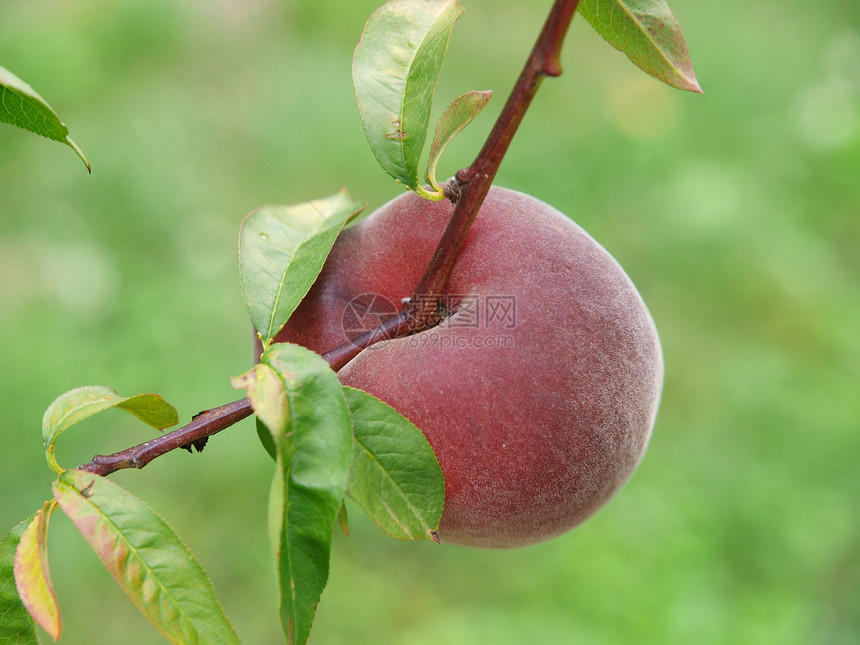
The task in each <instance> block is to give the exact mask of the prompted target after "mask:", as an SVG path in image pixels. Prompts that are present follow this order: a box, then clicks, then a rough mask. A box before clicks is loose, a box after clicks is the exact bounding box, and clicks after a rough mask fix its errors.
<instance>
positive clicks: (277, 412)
mask: <svg viewBox="0 0 860 645" xmlns="http://www.w3.org/2000/svg"><path fill="white" fill-rule="evenodd" d="M230 380H231V382H232V384H233V387H235V388H236V389H237V390H245V392H246V394H247V396H248V400H250V401H251V408H252V409H253V410H254V414H256V415H257V418H258V419H259V420H260V421H262V422H263V423H264V424H265V426H266V427H267V428H268V430H269V432H270V433H271V434H272V436H274V437H281V436H283V434H284V433H285V432H286V428H287V414H288V413H289V405H288V401H287V391H286V389H285V388H284V382H283V381H282V380H281V377H280V376H278V373H277V372H275V370H273V369H272V368H271V367H269V366H268V365H265V364H263V363H257V364H256V365H254V367H252V368H251V369H250V370H248V371H247V372H245V373H244V374H242V375H241V376H237V377H235V378H232V379H230Z"/></svg>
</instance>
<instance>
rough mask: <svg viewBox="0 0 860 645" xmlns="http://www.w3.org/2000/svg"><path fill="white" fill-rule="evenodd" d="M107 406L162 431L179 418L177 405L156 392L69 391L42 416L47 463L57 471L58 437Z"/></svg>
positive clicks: (86, 388)
mask: <svg viewBox="0 0 860 645" xmlns="http://www.w3.org/2000/svg"><path fill="white" fill-rule="evenodd" d="M108 408H119V409H121V410H125V411H126V412H130V413H131V414H133V415H134V416H136V417H137V418H138V419H140V420H141V421H143V422H144V423H147V424H149V425H151V426H152V427H154V428H157V429H159V430H163V429H164V428H168V427H170V426H172V425H175V424H176V423H178V421H179V415H178V414H177V413H176V408H174V407H173V406H172V405H170V404H169V403H168V402H167V401H165V400H164V399H163V398H161V397H160V396H158V395H157V394H138V395H137V396H130V397H123V396H121V395H120V394H118V393H117V392H116V390H112V389H111V388H109V387H104V386H102V385H88V386H84V387H78V388H75V389H74V390H70V391H68V392H66V393H65V394H63V395H61V396H59V397H57V398H56V399H54V402H53V403H51V405H49V406H48V409H47V410H46V411H45V416H44V417H42V441H43V442H44V445H45V451H46V454H47V457H48V463H49V464H51V468H53V469H54V472H56V473H57V474H59V473H61V472H62V471H63V469H62V468H61V467H60V466H59V464H57V461H56V458H55V457H54V444H55V443H56V441H57V438H58V437H59V436H60V435H61V434H62V433H63V432H65V431H66V430H68V429H69V428H70V427H72V426H73V425H75V424H76V423H79V422H80V421H83V420H84V419H87V418H89V417H91V416H93V415H94V414H98V413H99V412H102V411H104V410H107V409H108Z"/></svg>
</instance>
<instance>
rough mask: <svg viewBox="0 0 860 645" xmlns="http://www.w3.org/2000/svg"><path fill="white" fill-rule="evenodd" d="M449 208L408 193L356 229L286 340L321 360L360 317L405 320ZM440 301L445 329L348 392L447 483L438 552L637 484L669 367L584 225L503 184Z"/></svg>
mask: <svg viewBox="0 0 860 645" xmlns="http://www.w3.org/2000/svg"><path fill="white" fill-rule="evenodd" d="M452 209H453V206H452V205H451V204H450V203H448V202H437V203H433V202H428V201H426V200H423V199H421V198H419V197H417V196H416V195H414V194H412V193H406V194H404V195H402V196H400V197H397V198H396V199H394V200H392V201H391V202H389V203H388V204H386V205H384V206H383V207H381V208H380V209H379V210H377V211H376V212H375V213H373V214H372V215H370V216H369V217H367V218H366V219H365V220H364V221H362V222H360V223H359V224H357V225H355V226H354V227H352V228H349V229H347V230H346V231H344V232H343V234H342V235H341V237H340V238H339V240H338V241H337V243H336V244H335V246H334V249H333V250H332V252H331V255H330V256H329V258H328V260H327V262H326V264H325V267H324V268H323V271H322V273H321V274H320V276H319V278H318V279H317V281H316V283H315V284H314V286H313V287H312V289H311V291H310V292H309V294H308V295H307V297H306V298H305V299H304V301H303V302H302V303H301V305H300V306H299V308H298V309H297V310H296V312H295V314H294V315H293V317H292V318H291V319H290V321H289V322H288V324H287V325H286V327H285V328H284V329H283V330H282V331H281V332H280V333H279V334H278V336H277V339H276V340H277V341H289V342H294V343H299V344H301V345H304V346H305V347H308V348H310V349H312V350H314V351H317V352H320V353H323V352H325V351H327V350H330V349H332V348H334V347H336V346H338V345H341V344H342V343H344V342H346V341H347V340H348V338H349V334H350V333H354V330H350V329H345V327H351V324H349V323H350V321H353V322H354V320H355V317H354V314H355V313H356V311H357V312H358V314H359V316H360V315H361V314H362V313H366V316H368V317H369V320H371V321H372V320H375V317H374V314H375V313H376V314H378V315H379V316H384V315H389V314H390V312H391V311H392V310H393V308H394V307H395V306H396V307H397V308H400V303H401V301H402V300H403V299H405V298H409V297H410V296H412V292H413V289H414V288H415V285H417V284H418V281H419V279H420V278H421V275H422V273H423V271H424V269H425V268H426V267H427V264H428V262H429V260H430V258H431V256H432V254H433V252H434V250H435V248H436V245H437V244H438V242H439V239H440V237H441V235H442V231H443V230H444V228H445V225H446V224H447V222H448V220H449V218H450V216H451V212H452ZM444 302H445V304H446V306H447V307H448V309H450V310H451V312H452V313H451V315H450V316H449V317H447V318H446V319H445V320H444V321H443V322H442V323H441V324H440V325H438V326H437V327H434V328H432V329H429V330H427V331H424V332H421V333H419V334H416V335H412V336H407V337H404V338H397V339H394V340H388V341H384V342H381V343H378V344H376V345H373V346H371V347H370V348H367V349H365V350H363V351H362V352H361V353H359V354H358V356H356V357H355V358H354V359H353V360H352V361H350V362H349V363H347V364H346V365H345V366H344V367H343V368H341V369H340V371H339V372H338V375H339V377H340V380H341V381H342V382H343V383H344V384H347V385H350V386H353V387H357V388H361V389H363V390H366V391H367V392H370V393H371V394H374V395H375V396H377V397H379V398H380V399H382V400H383V401H385V402H386V403H388V404H389V405H391V406H393V407H394V408H395V409H396V410H398V411H399V412H400V413H401V414H403V415H404V416H406V417H407V418H409V419H410V420H411V421H412V422H413V423H415V425H416V426H418V428H420V429H421V430H422V431H423V432H424V434H425V436H426V437H427V439H428V440H429V442H430V444H431V446H432V447H433V449H434V451H435V453H436V455H437V457H438V459H439V463H440V465H441V467H442V471H443V473H444V475H445V509H444V512H443V514H442V520H441V524H440V528H439V537H440V539H441V541H442V542H443V543H444V542H448V543H456V544H463V545H470V546H478V547H515V546H522V545H527V544H531V543H535V542H538V541H541V540H546V539H549V538H552V537H554V536H557V535H560V534H561V533H564V532H565V531H567V530H569V529H571V528H572V527H574V526H576V525H577V524H579V523H580V522H582V521H583V520H585V519H586V518H587V517H589V516H590V515H591V514H592V513H594V512H595V511H596V510H597V509H598V508H600V507H601V506H602V505H603V504H604V503H605V502H606V501H607V500H608V499H609V498H610V497H611V496H612V495H613V494H614V493H615V492H616V491H617V490H618V489H619V488H620V487H621V485H622V484H623V483H624V482H625V480H627V478H628V477H629V476H630V475H631V473H632V472H633V470H634V468H635V467H636V465H637V463H638V462H639V460H640V458H641V457H642V454H643V452H644V450H645V446H646V444H647V442H648V438H649V436H650V433H651V428H652V426H653V424H654V419H655V416H656V412H657V406H658V403H659V399H660V391H661V387H662V379H663V361H662V354H661V351H660V343H659V340H658V337H657V331H656V329H655V327H654V323H653V321H652V319H651V316H650V314H649V313H648V310H647V309H646V307H645V304H644V303H643V301H642V298H641V297H640V296H639V293H638V292H637V291H636V288H635V287H634V286H633V283H632V282H631V281H630V279H629V278H628V277H627V275H626V274H625V273H624V271H623V270H622V268H621V267H620V266H619V265H618V263H617V262H616V261H615V260H614V259H613V258H612V257H611V256H610V255H609V253H608V252H607V251H606V250H604V249H603V247H601V246H600V245H599V244H598V243H597V242H596V241H595V240H594V239H592V238H591V237H590V236H589V235H588V234H587V233H586V232H585V231H583V230H582V229H581V228H580V227H579V226H578V225H576V224H575V223H574V222H573V221H571V220H570V219H568V218H567V217H566V216H564V215H563V214H562V213H560V212H558V211H557V210H555V209H554V208H552V207H551V206H549V205H548V204H545V203H543V202H541V201H540V200H538V199H535V198H533V197H530V196H528V195H524V194H522V193H519V192H515V191H512V190H507V189H503V188H495V187H494V188H492V189H491V190H490V193H489V195H488V196H487V199H486V201H485V202H484V204H483V206H482V207H481V210H480V212H479V213H478V216H477V217H476V219H475V222H474V225H473V227H472V229H471V231H470V232H469V236H468V238H467V239H466V242H465V245H464V247H463V249H462V253H461V255H460V257H459V259H458V260H457V264H456V265H455V267H454V270H453V273H452V275H451V279H450V282H449V285H448V289H447V296H446V298H445V301H444ZM392 303H393V304H392ZM356 304H358V306H359V308H358V309H356ZM362 306H365V307H367V306H369V307H370V309H369V310H368V311H367V312H363V311H362V310H361V309H360V307H362ZM365 322H368V320H367V319H365ZM370 326H372V325H370ZM353 337H354V336H353Z"/></svg>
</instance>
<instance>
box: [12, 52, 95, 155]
mask: <svg viewBox="0 0 860 645" xmlns="http://www.w3.org/2000/svg"><path fill="white" fill-rule="evenodd" d="M0 122H3V123H11V124H12V125H16V126H18V127H19V128H24V129H25V130H29V131H30V132H33V133H35V134H39V135H42V136H43V137H47V138H48V139H53V140H54V141H59V142H60V143H65V144H66V145H67V146H69V147H70V148H71V149H72V150H74V151H75V154H77V155H78V156H79V157H80V158H81V161H83V162H84V164H85V165H86V167H87V170H88V171H89V172H92V169H91V168H90V162H89V161H87V158H86V155H84V153H83V151H82V150H81V149H80V148H79V147H78V146H77V144H76V143H75V142H74V141H72V140H71V138H70V137H69V129H68V128H67V127H66V124H65V123H63V122H62V121H60V117H58V116H57V113H56V112H54V110H52V109H51V106H50V105H48V103H47V101H45V99H43V98H42V97H41V96H39V95H38V94H37V93H36V91H35V90H34V89H33V88H32V87H30V86H29V85H27V84H26V83H25V82H24V81H22V80H21V79H20V78H18V77H17V76H15V75H14V74H13V73H12V72H10V71H9V70H8V69H5V68H3V67H0Z"/></svg>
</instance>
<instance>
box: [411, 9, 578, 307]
mask: <svg viewBox="0 0 860 645" xmlns="http://www.w3.org/2000/svg"><path fill="white" fill-rule="evenodd" d="M578 6H579V0H556V2H555V4H554V5H553V7H552V9H551V10H550V13H549V16H547V19H546V22H545V23H544V26H543V29H542V30H541V33H540V36H538V39H537V42H536V43H535V46H534V48H533V49H532V52H531V54H530V55H529V58H528V60H527V61H526V64H525V66H524V67H523V71H522V72H521V73H520V76H519V78H518V79H517V82H516V85H514V89H513V90H512V91H511V95H510V96H509V97H508V100H507V103H505V107H504V108H503V109H502V112H501V114H500V115H499V118H498V119H497V120H496V124H495V125H494V126H493V129H492V131H491V132H490V135H489V137H487V141H486V143H484V147H483V148H481V151H480V152H479V153H478V156H477V157H476V158H475V161H474V162H473V163H472V165H471V166H469V167H468V168H465V169H463V170H461V171H459V172H458V173H457V175H456V177H455V182H456V183H457V184H458V185H457V187H456V188H457V190H456V192H457V193H458V195H459V196H458V198H457V201H456V204H457V205H456V206H455V208H454V213H453V214H452V215H451V220H450V221H449V222H448V226H447V228H446V229H445V232H444V233H443V234H442V239H441V240H440V242H439V246H438V247H437V248H436V252H435V253H434V254H433V258H432V259H431V260H430V265H429V266H428V267H427V270H426V271H425V272H424V275H423V276H422V278H421V281H420V282H419V283H418V286H417V287H416V288H415V293H414V295H413V297H412V303H413V304H412V305H411V307H410V306H409V305H407V313H408V314H409V315H410V317H411V318H412V319H413V320H417V321H418V322H420V323H424V324H427V323H429V324H432V323H433V322H434V321H437V322H438V320H439V317H440V316H441V315H442V314H441V312H440V311H439V306H438V298H440V297H441V296H442V294H443V293H444V291H445V287H446V286H447V285H448V278H450V276H451V271H452V269H453V268H454V264H455V263H456V262H457V258H458V257H459V255H460V249H461V248H462V247H463V243H464V242H465V241H466V236H467V235H468V234H469V229H471V228H472V222H474V221H475V217H476V216H477V214H478V210H479V209H480V208H481V204H482V203H483V202H484V198H485V197H486V196H487V193H488V192H489V190H490V186H491V185H492V183H493V179H494V178H495V176H496V173H497V172H498V170H499V166H500V165H501V163H502V159H503V158H504V156H505V153H506V152H507V151H508V147H509V146H510V144H511V140H512V139H513V137H514V134H515V133H516V131H517V129H518V128H519V125H520V123H521V122H522V120H523V116H525V113H526V110H528V108H529V105H531V102H532V99H533V98H534V96H535V94H536V93H537V91H538V88H539V87H540V84H541V82H542V81H543V79H544V77H546V76H559V75H560V74H561V62H560V55H561V47H562V44H563V43H564V38H565V35H566V34H567V30H568V27H570V22H571V20H573V14H574V13H575V12H576V8H577V7H578Z"/></svg>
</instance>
